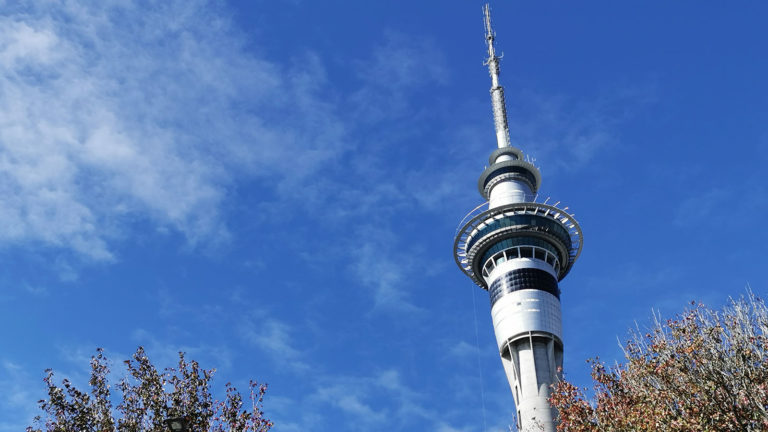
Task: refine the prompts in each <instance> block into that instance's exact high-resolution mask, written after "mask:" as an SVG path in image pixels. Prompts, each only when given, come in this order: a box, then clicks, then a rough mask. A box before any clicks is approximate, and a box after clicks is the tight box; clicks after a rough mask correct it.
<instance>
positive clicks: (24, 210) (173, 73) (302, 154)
mask: <svg viewBox="0 0 768 432" xmlns="http://www.w3.org/2000/svg"><path fill="white" fill-rule="evenodd" d="M0 41H2V42H0V67H1V68H2V72H0V94H2V95H3V97H2V98H0V184H2V185H3V186H1V187H0V200H2V201H3V203H4V205H3V206H2V208H0V224H2V226H3V227H4V229H3V230H2V231H0V244H5V245H9V244H40V245H43V246H53V247H56V248H61V249H64V250H72V251H74V252H76V253H77V254H78V255H80V256H83V257H88V258H91V259H94V260H110V259H112V258H113V257H114V247H113V246H112V243H111V242H113V241H114V240H115V239H116V238H120V237H121V236H124V233H123V231H124V228H125V226H126V225H129V224H131V223H132V222H133V221H136V220H146V219H149V220H150V221H152V223H153V224H156V225H157V226H160V227H168V228H171V229H172V230H175V231H177V232H180V233H182V234H183V235H185V236H186V238H187V239H188V240H189V241H190V243H192V244H195V243H198V242H201V241H202V242H217V241H221V240H226V237H227V235H228V230H227V227H226V225H225V218H224V217H223V216H222V214H221V210H220V204H221V202H222V201H223V200H224V199H225V198H226V196H227V193H228V186H229V184H230V183H231V182H232V181H233V178H234V177H237V176H253V175H275V176H276V177H277V178H276V181H275V183H279V182H280V181H282V180H285V177H286V176H288V175H290V177H291V179H292V181H300V179H301V178H302V177H303V176H306V175H310V174H311V173H312V172H313V171H314V170H316V169H317V168H318V167H319V166H320V165H321V164H323V163H324V162H326V161H328V160H329V159H332V158H334V157H335V155H337V154H338V153H339V152H340V151H341V146H342V144H343V140H342V139H341V136H342V135H343V133H344V131H343V126H342V125H341V123H340V122H339V121H338V120H337V119H336V118H335V117H334V115H333V112H332V108H331V107H330V106H329V105H327V103H326V102H324V101H323V99H322V98H320V97H318V95H317V93H318V92H319V91H320V88H319V87H318V84H311V85H310V84H308V83H310V82H312V83H314V82H320V83H322V79H321V78H322V70H321V68H320V67H319V65H318V64H317V63H316V62H315V63H313V62H311V61H309V62H303V64H305V65H307V66H306V67H292V68H290V70H291V71H292V72H289V73H285V72H284V70H283V69H285V65H281V64H277V63H274V62H270V61H267V60H264V59H263V58H261V57H259V56H258V54H257V53H255V52H253V50H247V49H245V48H244V36H243V35H241V34H240V33H238V32H237V31H236V30H234V29H233V28H232V27H231V25H230V23H229V22H228V21H227V19H226V17H224V15H223V13H222V12H221V11H220V10H217V9H216V8H215V7H214V6H210V5H207V4H206V2H202V1H193V2H189V1H184V2H182V1H169V2H162V3H158V4H155V5H154V6H152V7H150V6H148V5H145V4H142V5H139V4H136V3H134V2H132V1H114V2H109V1H107V2H96V3H86V4H78V3H76V2H30V3H28V4H26V5H24V6H22V7H17V8H15V9H14V8H10V7H9V8H8V9H7V10H6V13H5V14H3V15H2V16H0ZM292 66H295V65H292ZM312 77H318V78H320V79H317V80H313V79H311V78H312ZM312 86H314V87H312ZM297 117H300V118H302V119H303V121H302V122H297V121H295V120H296V118H297ZM289 166H293V167H294V170H292V171H290V172H289V170H287V169H286V168H287V167H289Z"/></svg>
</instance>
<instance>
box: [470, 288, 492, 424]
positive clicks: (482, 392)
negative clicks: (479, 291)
mask: <svg viewBox="0 0 768 432" xmlns="http://www.w3.org/2000/svg"><path fill="white" fill-rule="evenodd" d="M470 291H472V312H473V313H474V315H475V348H476V349H477V372H478V374H479V375H480V404H481V406H482V407H483V432H485V431H486V430H488V429H487V425H486V422H485V388H484V387H483V364H482V362H481V361H480V336H479V332H478V330H477V306H476V305H475V290H474V289H471V290H470Z"/></svg>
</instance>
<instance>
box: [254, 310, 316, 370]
mask: <svg viewBox="0 0 768 432" xmlns="http://www.w3.org/2000/svg"><path fill="white" fill-rule="evenodd" d="M239 326H240V328H239V332H240V335H241V337H242V338H243V339H244V340H246V341H247V342H248V343H251V344H253V345H254V346H256V347H257V348H259V349H260V350H261V351H263V352H265V353H266V354H267V355H268V356H269V357H270V358H271V359H272V360H273V361H274V362H275V364H279V365H281V366H287V367H289V368H291V369H292V370H293V371H294V372H303V371H307V370H309V364H307V363H306V362H305V361H304V357H303V356H302V353H301V352H300V351H299V350H298V349H297V348H296V347H297V346H301V344H300V343H298V341H299V340H300V339H299V338H298V337H296V336H295V335H292V333H293V330H292V328H291V326H290V325H288V324H287V323H285V322H283V321H281V320H278V319H275V318H269V317H265V316H261V317H259V319H258V322H257V321H254V320H252V319H244V320H242V321H241V323H240V325H239Z"/></svg>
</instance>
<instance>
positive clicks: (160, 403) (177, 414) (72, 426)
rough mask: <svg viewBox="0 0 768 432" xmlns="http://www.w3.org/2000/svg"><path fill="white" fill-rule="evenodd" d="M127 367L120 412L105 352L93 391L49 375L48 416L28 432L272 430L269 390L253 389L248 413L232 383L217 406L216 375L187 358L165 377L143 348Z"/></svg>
mask: <svg viewBox="0 0 768 432" xmlns="http://www.w3.org/2000/svg"><path fill="white" fill-rule="evenodd" d="M125 365H126V367H127V369H128V373H127V375H126V377H124V378H123V379H121V380H120V381H119V382H118V383H117V386H116V387H117V389H118V390H119V402H118V404H117V406H116V407H113V405H112V402H113V395H112V393H111V391H110V385H109V382H108V376H109V373H110V371H109V367H108V362H107V359H106V358H105V357H104V353H103V351H102V350H101V349H98V350H97V355H95V356H94V357H92V358H91V378H90V381H89V385H90V391H87V392H86V391H82V390H79V389H77V388H76V387H75V386H74V385H73V384H72V383H71V382H70V381H69V380H66V379H64V380H63V381H62V383H61V386H59V385H57V384H56V383H55V382H54V379H53V372H52V371H51V370H47V371H46V376H45V378H44V381H45V384H46V386H47V391H48V399H44V400H41V401H39V403H40V408H41V409H42V411H43V414H42V415H40V416H38V417H36V418H35V426H34V427H28V428H27V432H43V431H45V432H112V431H115V432H165V431H167V430H168V429H167V426H166V424H164V421H165V420H166V419H168V418H184V420H185V422H186V424H187V430H188V431H191V432H192V431H194V432H198V431H206V432H208V431H210V432H235V431H237V432H246V431H248V432H266V431H268V430H269V429H270V428H271V427H272V422H270V421H269V420H267V419H266V418H264V413H263V412H262V410H261V406H262V400H263V397H264V393H265V392H266V385H259V384H257V383H255V382H251V383H250V398H249V401H248V402H249V404H248V406H247V407H245V408H244V401H243V398H242V396H241V395H240V393H238V392H237V390H236V389H235V388H234V387H233V386H232V385H231V384H230V383H227V384H226V386H225V387H226V391H225V396H224V400H221V401H217V400H214V399H213V397H212V395H211V391H210V382H211V379H212V377H213V373H214V370H213V369H210V370H205V369H201V368H200V366H199V365H198V363H197V362H196V361H194V360H193V361H187V360H186V359H185V358H184V353H179V363H178V367H177V368H166V369H165V370H164V371H163V372H160V371H158V370H157V369H156V368H155V366H154V365H152V363H151V362H150V361H149V358H148V357H147V355H146V353H145V352H144V349H143V348H142V347H139V348H138V350H137V351H136V353H135V354H133V359H132V360H126V361H125Z"/></svg>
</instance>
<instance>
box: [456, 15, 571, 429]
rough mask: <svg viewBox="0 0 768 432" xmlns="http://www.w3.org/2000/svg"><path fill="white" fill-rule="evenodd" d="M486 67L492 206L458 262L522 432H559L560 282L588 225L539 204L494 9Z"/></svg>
mask: <svg viewBox="0 0 768 432" xmlns="http://www.w3.org/2000/svg"><path fill="white" fill-rule="evenodd" d="M483 12H484V21H485V38H486V43H487V47H488V59H487V60H486V65H487V66H488V70H489V72H490V75H491V90H490V91H491V103H492V107H493V119H494V126H495V130H496V143H497V146H498V148H497V149H496V150H494V151H493V152H492V153H491V156H490V159H489V161H488V162H489V166H488V168H486V169H485V171H483V173H482V174H481V175H480V179H479V180H478V184H477V186H478V191H479V192H480V195H482V197H483V198H484V199H486V200H487V201H486V202H484V203H483V204H481V205H480V206H478V207H477V208H475V209H474V210H472V211H471V212H470V213H469V214H468V215H467V216H466V217H465V218H464V220H462V221H461V223H460V226H461V227H460V228H459V229H458V231H457V234H456V239H455V241H454V244H453V249H454V259H455V260H456V264H457V265H458V266H459V268H460V269H461V271H463V272H464V273H465V274H466V275H467V276H469V278H470V279H472V281H473V282H474V283H475V284H477V285H478V286H480V287H481V288H483V289H484V290H486V291H488V292H489V294H490V300H491V318H492V321H493V328H494V331H495V333H496V343H497V345H498V348H499V354H500V355H501V362H502V365H503V366H504V371H505V372H506V375H507V380H508V381H509V385H510V388H511V389H512V395H513V397H514V400H515V406H516V408H517V418H518V427H519V428H520V430H523V431H542V430H543V431H546V432H550V431H551V432H554V431H555V422H556V417H557V413H556V412H555V410H554V409H553V408H551V407H550V405H549V402H548V398H549V395H550V386H551V385H552V384H554V383H555V382H556V381H557V380H559V379H560V376H561V370H562V365H563V340H562V318H561V312H560V288H559V286H558V282H559V281H561V280H562V279H563V278H564V277H565V276H566V275H567V274H568V272H569V271H570V270H571V268H572V267H573V264H574V262H575V261H576V259H577V258H578V257H579V254H580V253H581V248H582V232H581V227H580V226H579V224H578V223H577V222H576V220H575V219H574V218H573V216H572V215H570V214H568V213H567V212H566V210H567V209H568V208H567V207H565V208H562V209H561V208H559V207H558V204H559V202H557V203H555V204H548V201H549V199H547V200H546V201H544V202H537V196H538V195H537V192H538V190H539V186H540V185H541V173H540V172H539V170H538V168H536V167H535V166H534V165H533V164H531V163H530V162H528V161H526V160H525V159H524V155H523V152H522V151H521V150H519V149H517V148H515V147H512V145H511V142H510V138H509V126H508V122H507V113H506V106H505V101H504V89H503V88H502V87H501V85H500V84H499V60H500V58H499V57H498V56H497V55H496V51H495V37H496V35H495V33H494V31H493V28H492V25H491V16H490V10H489V7H488V5H487V4H486V5H485V7H484V9H483Z"/></svg>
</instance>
